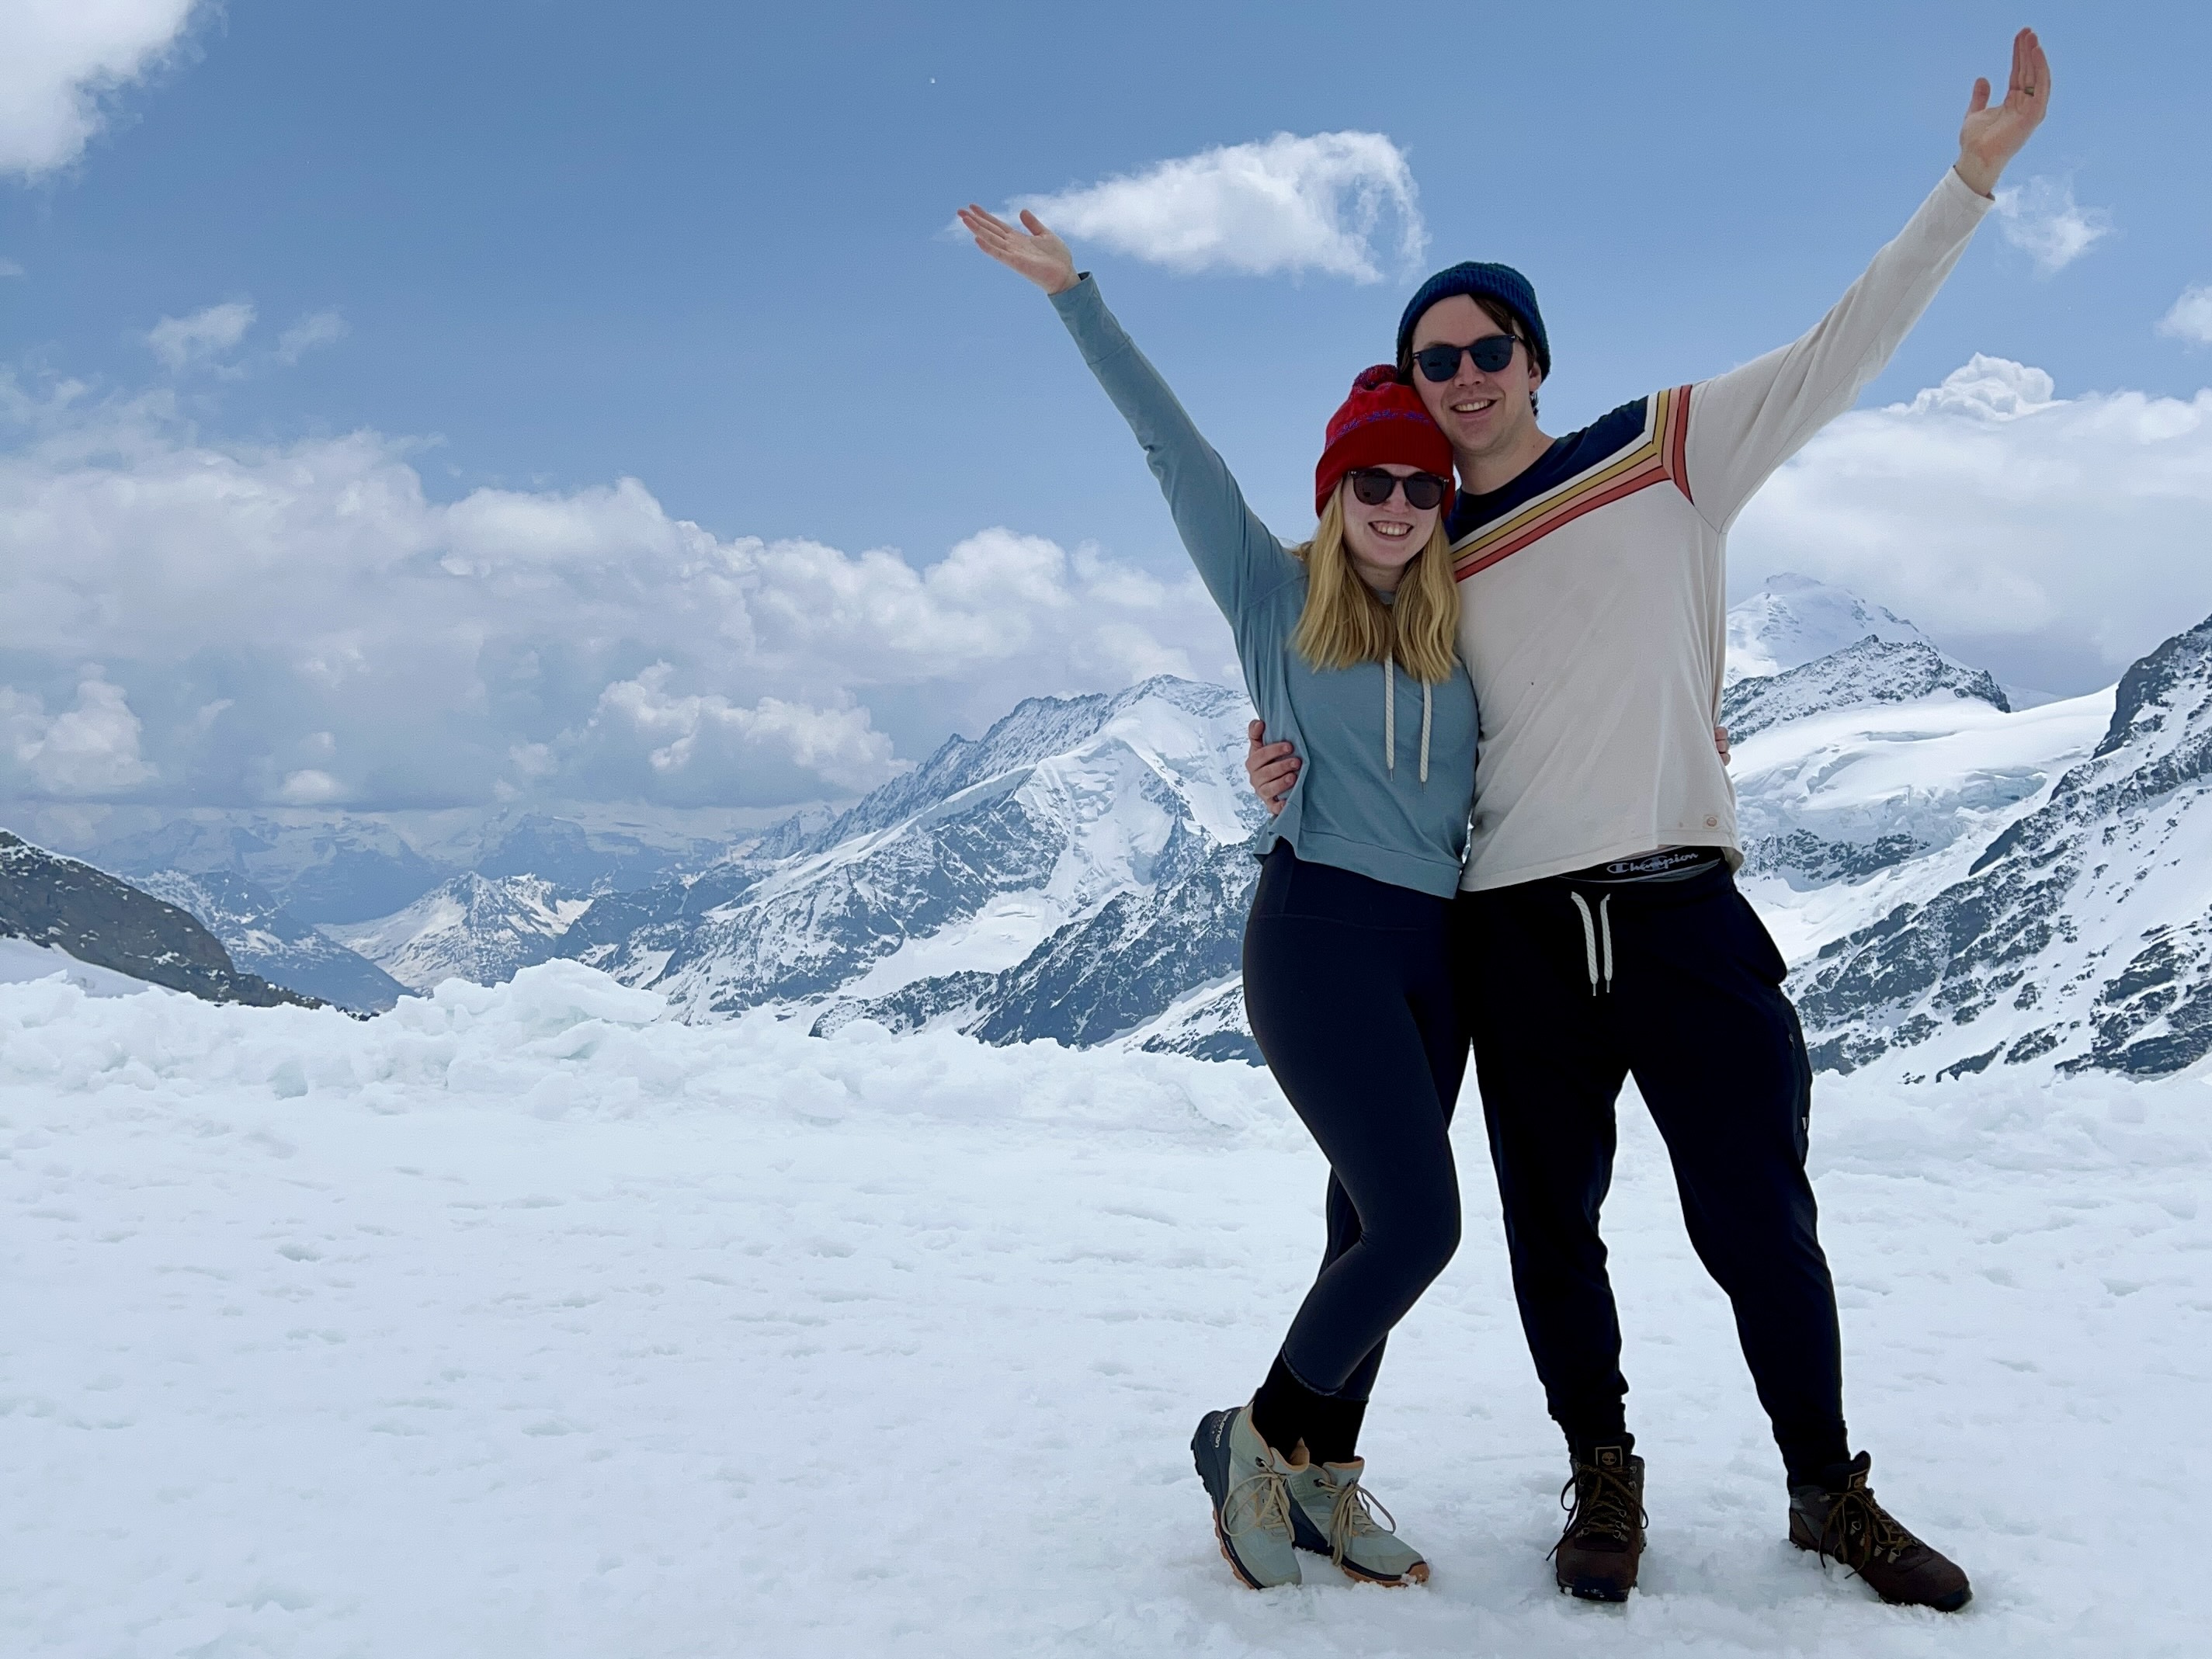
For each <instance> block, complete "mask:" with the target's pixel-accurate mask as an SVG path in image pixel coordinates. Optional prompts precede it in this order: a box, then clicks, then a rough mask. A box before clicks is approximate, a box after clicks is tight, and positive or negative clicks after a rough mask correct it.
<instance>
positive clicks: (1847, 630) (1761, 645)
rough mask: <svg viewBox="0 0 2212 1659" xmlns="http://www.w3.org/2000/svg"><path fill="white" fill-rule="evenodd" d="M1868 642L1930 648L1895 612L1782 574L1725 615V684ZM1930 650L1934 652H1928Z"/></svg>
mask: <svg viewBox="0 0 2212 1659" xmlns="http://www.w3.org/2000/svg"><path fill="white" fill-rule="evenodd" d="M1868 638H1873V639H1876V640H1881V641H1888V642H1891V643H1898V644H1914V645H1929V644H1930V641H1929V638H1928V636H1927V635H1924V634H1923V633H1922V632H1921V631H1920V630H1919V629H1917V628H1915V627H1914V626H1913V625H1912V624H1911V623H1909V622H1907V621H1905V618H1904V617H1900V616H1899V615H1897V614H1896V613H1895V612H1894V611H1887V610H1885V609H1883V608H1882V607H1881V605H1871V604H1869V603H1868V602H1867V601H1866V600H1864V599H1861V598H1859V596H1858V595H1857V594H1856V593H1853V592H1850V590H1849V589H1847V588H1842V587H1838V586H1834V585H1833V584H1832V583H1830V582H1823V581H1816V580H1814V579H1813V578H1812V577H1810V576H1800V575H1798V574H1795V573H1794V572H1791V571H1786V570H1785V571H1782V572H1780V573H1778V574H1775V575H1771V576H1769V577H1768V578H1767V579H1766V585H1765V586H1764V587H1762V588H1761V589H1760V590H1759V592H1756V593H1754V594H1753V595H1752V596H1751V597H1750V598H1749V599H1745V600H1743V601H1741V603H1739V604H1737V605H1731V606H1730V607H1729V613H1728V667H1727V672H1726V675H1725V679H1724V683H1725V684H1729V685H1734V684H1735V683H1736V682H1737V681H1738V680H1741V679H1745V678H1753V677H1756V676H1759V675H1764V674H1779V673H1783V672H1784V671H1787V670H1789V669H1792V668H1797V667H1801V666H1802V665H1804V664H1806V663H1808V662H1812V661H1814V659H1817V658H1820V657H1826V656H1828V655H1830V654H1832V653H1835V652H1838V651H1840V650H1842V649H1844V647H1846V646H1850V645H1856V644H1857V643H1858V641H1861V640H1863V639H1868ZM1931 648H1932V647H1931Z"/></svg>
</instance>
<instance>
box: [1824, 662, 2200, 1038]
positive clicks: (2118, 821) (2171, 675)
mask: <svg viewBox="0 0 2212 1659" xmlns="http://www.w3.org/2000/svg"><path fill="white" fill-rule="evenodd" d="M2208 916H2212V620H2208V621H2207V622H2205V623H2200V624H2199V625H2198V626H2197V627H2196V628H2193V629H2190V630H2189V631H2188V632H2186V633H2185V634H2180V635H2176V636H2174V637H2173V638H2172V639H2171V640H2168V641H2166V643H2165V644H2164V645H2162V646H2160V647H2159V648H2158V649H2157V650H2156V651H2154V652H2153V653H2151V654H2150V655H2148V657H2145V658H2143V659H2142V660H2141V661H2139V662H2137V663H2136V665H2134V666H2133V667H2131V668H2130V669H2129V671H2128V673H2127V676H2126V678H2124V679H2123V680H2122V681H2121V683H2120V687H2119V690H2118V696H2117V697H2116V699H2115V702H2114V707H2113V711H2112V721H2111V724H2110V726H2108V727H2107V729H2106V734H2105V738H2104V740H2103V741H2102V742H2101V743H2100V744H2098V745H2097V748H2096V750H2095V751H2094V752H2093V754H2092V755H2091V756H2090V757H2089V758H2088V759H2087V760H2085V761H2083V762H2082V763H2080V764H2079V765H2077V766H2075V767H2074V768H2073V769H2070V770H2069V771H2068V772H2067V773H2066V774H2065V775H2064V776H2063V777H2062V778H2061V779H2060V780H2059V781H2058V782H2057V784H2056V785H2055V786H2053V787H2052V788H2051V793H2050V795H2049V797H2048V799H2046V800H2045V801H2044V803H2043V804H2042V805H2039V806H2038V807H2037V808H2036V809H2035V810H2034V811H2031V812H2029V813H2027V816H2025V817H2021V818H2019V819H2018V820H2017V821H2015V823H2013V824H2012V825H2011V827H2010V828H2008V829H2006V830H2005V831H2004V832H2003V833H2002V835H2000V836H1997V837H1996V839H1995V840H1994V841H1992V842H1990V844H1989V847H1988V848H1987V850H1985V851H1984V853H1983V854H1981V856H1980V857H1979V858H1978V859H1977V860H1975V861H1974V863H1973V865H1972V867H1971V868H1970V869H1969V871H1968V872H1966V876H1965V877H1964V878H1963V879H1960V880H1959V881H1956V882H1954V884H1951V885H1950V886H1948V887H1946V888H1945V889H1943V890H1942V891H1941V892H1939V893H1937V894H1936V895H1935V896H1933V897H1932V898H1930V899H1929V901H1928V902H1925V903H1923V904H1904V905H1900V906H1899V907H1898V908H1896V909H1895V910H1894V911H1893V912H1892V913H1891V914H1890V915H1887V916H1886V917H1884V918H1883V919H1882V920H1881V921H1879V922H1877V923H1875V925H1874V926H1872V927H1866V928H1863V929H1861V930H1860V931H1858V932H1857V933H1852V934H1850V935H1849V936H1848V937H1846V938H1844V939H1839V940H1838V941H1836V942H1835V943H1834V944H1832V945H1829V946H1828V947H1827V948H1826V949H1825V950H1824V951H1821V952H1820V957H1819V958H1818V959H1817V961H1816V963H1815V964H1814V972H1813V974H1812V976H1811V981H1810V983H1809V984H1808V987H1806V988H1805V990H1804V991H1803V992H1802V994H1801V996H1800V999H1799V1006H1800V1008H1801V1010H1802V1012H1803V1013H1804V1015H1805V1019H1806V1024H1807V1025H1808V1028H1811V1030H1812V1031H1813V1033H1814V1036H1816V1038H1817V1039H1819V1040H1818V1041H1817V1042H1816V1047H1815V1058H1816V1060H1819V1061H1820V1062H1822V1063H1825V1064H1827V1065H1831V1066H1837V1067H1838V1068H1840V1069H1845V1070H1848V1069H1850V1068H1852V1067H1854V1066H1866V1065H1870V1064H1873V1063H1874V1062H1875V1061H1877V1060H1880V1061H1882V1062H1883V1063H1884V1064H1885V1065H1898V1066H1905V1067H1908V1068H1910V1074H1911V1075H1917V1076H1926V1075H1928V1074H1929V1073H1935V1074H1936V1075H1939V1076H1941V1075H1944V1074H1946V1073H1948V1074H1952V1075H1956V1074H1958V1073H1961V1072H1977V1071H1980V1070H1983V1069H1984V1068H1985V1067H1987V1066H1990V1065H1991V1064H1993V1063H1998V1062H2002V1063H2004V1064H2008V1065H2021V1064H2027V1063H2029V1062H2043V1063H2046V1064H2056V1065H2057V1066H2059V1067H2060V1069H2062V1070H2065V1071H2080V1070H2085V1069H2093V1070H2106V1071H2117V1072H2124V1073H2134V1074H2136V1075H2155V1074H2160V1073H2167V1072H2172V1071H2177V1070H2179V1069H2181V1068H2182V1067H2184V1066H2190V1065H2192V1064H2194V1063H2195V1062H2196V1061H2197V1060H2201V1059H2203V1057H2204V1056H2205V1055H2206V1054H2208V1053H2212V922H2209V921H2208ZM1899 1051H1904V1052H1903V1053H1902V1054H1901V1055H1900V1054H1899ZM1923 1056H1924V1059H1923Z"/></svg>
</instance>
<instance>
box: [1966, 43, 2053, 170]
mask: <svg viewBox="0 0 2212 1659" xmlns="http://www.w3.org/2000/svg"><path fill="white" fill-rule="evenodd" d="M2050 107H2051V60H2050V59H2049V58H2045V56H2044V55H2043V42H2041V41H2040V40H2037V39H2036V38H2035V31H2034V30H2033V29H2022V30H2021V32H2020V33H2018V34H2015V36H2013V40H2012V80H2011V82H2010V83H2009V84H2008V86H2007V87H2006V88H2005V95H2004V101H2003V102H2002V103H2001V104H1992V103H1991V102H1990V83H1989V82H1988V81H1986V80H1979V81H1977V82H1974V95H1973V97H1972V99H1970V100H1968V101H1967V104H1966V120H1965V121H1964V122H1963V123H1961V124H1960V128H1959V176H1960V178H1961V179H1965V180H1966V183H1967V184H1968V185H1970V186H1971V187H1972V188H1973V189H1975V190H1978V191H1980V192H1981V193H1982V194H1983V195H1984V196H1988V195H1990V194H1992V193H1994V192H1995V191H1996V186H1997V175H1998V174H1999V173H2002V172H2003V171H2004V169H2005V163H2006V162H2008V161H2011V160H2012V158H2013V157H2014V156H2015V155H2019V154H2020V150H2021V145H2023V144H2025V143H2027V139H2028V135H2029V134H2030V133H2032V132H2033V131H2035V130H2036V128H2037V127H2038V126H2039V125H2042V122H2043V112H2044V111H2045V110H2046V109H2049V108H2050Z"/></svg>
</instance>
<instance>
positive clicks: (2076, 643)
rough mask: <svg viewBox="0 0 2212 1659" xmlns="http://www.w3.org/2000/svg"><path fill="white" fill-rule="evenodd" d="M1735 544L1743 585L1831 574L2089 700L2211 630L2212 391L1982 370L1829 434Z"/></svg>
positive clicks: (2019, 677) (1770, 490) (1859, 416)
mask: <svg viewBox="0 0 2212 1659" xmlns="http://www.w3.org/2000/svg"><path fill="white" fill-rule="evenodd" d="M1732 539H1733V543H1734V547H1733V550H1732V555H1731V557H1732V563H1733V565H1734V568H1735V572H1736V574H1737V576H1738V578H1739V580H1755V579H1756V578H1757V576H1758V575H1759V573H1761V572H1764V571H1767V570H1783V569H1793V570H1802V571H1805V572H1807V573H1808V574H1813V575H1818V576H1822V577H1825V578H1826V579H1828V580H1832V581H1837V582H1841V583H1843V584H1844V585H1845V586H1850V587H1853V588H1855V589H1857V591H1858V592H1862V593H1864V594H1866V595H1868V596H1869V597H1870V598H1873V599H1878V600H1880V601H1881V603H1882V604H1884V605H1888V606H1889V607H1890V608H1891V609H1892V610H1894V611H1900V612H1901V613H1903V614H1904V615H1905V616H1907V617H1911V619H1912V620H1913V621H1914V622H1916V623H1919V624H1920V626H1921V627H1922V628H1923V629H1926V630H1927V631H1928V632H1929V634H1931V635H1934V636H1935V637H1936V639H1937V640H1939V641H1942V642H1943V643H1944V644H1945V645H1947V646H1949V647H1951V648H1953V649H1954V650H1956V651H1959V652H1960V653H1961V654H1964V655H1967V656H1969V657H1970V659H1973V660H1978V661H1980V662H1983V663H1984V664H1986V665H1988V666H1989V667H1990V668H1991V669H1993V670H1994V671H1996V673H1997V674H1998V676H1999V678H2003V679H2006V680H2008V681H2010V682H2012V683H2013V684H2025V685H2033V686H2039V687H2042V688H2044V689H2046V690H2057V691H2084V690H2091V689H2093V687H2095V686H2097V685H2100V684H2109V683H2110V682H2111V681H2112V679H2113V678H2116V677H2117V676H2118V673H2119V671H2121V669H2123V668H2124V667H2125V666H2126V665H2127V664H2128V663H2129V662H2130V660H2132V659H2134V658H2136V656H2138V655H2140V654H2141V653H2142V652H2144V651H2145V650H2147V649H2148V648H2149V647H2151V646H2153V645H2154V644H2156V643H2157V642H2158V641H2160V640H2162V639H2164V638H2166V636H2167V635H2171V634H2173V633H2175V632H2177V631H2179V629H2184V628H2187V627H2190V626H2191V625H2193V624H2195V623H2198V622H2201V621H2202V620H2203V618H2204V617H2205V616H2206V615H2207V614H2212V391H2206V392H2198V393H2197V395H2196V397H2195V398H2191V399H2188V400H2186V401H2185V400H2183V399H2180V398H2156V397H2150V396H2147V395H2146V394H2144V393H2142V392H2087V393H2084V394H2082V395H2081V396H2080V397H2076V398H2061V397H2059V396H2058V395H2057V388H2056V387H2055V386H2053V385H2052V383H2051V377H2050V376H2049V375H2048V374H2045V373H2044V372H2043V371H2042V370H2041V369H2039V368H2029V367H2027V365H2025V364H2021V363H2016V362H2009V361H2008V360H2006V359H2003V358H2000V357H1985V356H1976V357H1975V358H1974V359H1973V360H1972V362H1969V363H1968V364H1966V366H1965V367H1964V368H1960V369H1959V370H1957V371H1956V372H1955V373H1954V374H1952V375H1950V376H1949V378H1948V379H1947V380H1945V381H1944V382H1943V384H1942V386H1935V387H1931V388H1929V390H1927V391H1924V392H1921V393H1920V394H1919V395H1918V396H1917V397H1916V398H1914V399H1913V400H1912V401H1911V403H1909V404H1892V405H1890V406H1889V407H1888V408H1886V409H1875V410H1860V411H1858V412H1856V413H1854V414H1850V415H1847V416H1844V418H1843V419H1842V420H1840V421H1838V422H1836V423H1835V424H1834V425H1832V426H1831V427H1829V428H1827V429H1826V431H1824V432H1823V433H1821V434H1820V436H1819V437H1817V438H1815V439H1814V441H1813V442H1812V443H1811V444H1809V445H1808V446H1807V447H1806V449H1805V450H1804V452H1803V453H1802V454H1801V455H1800V456H1798V458H1797V459H1796V460H1794V461H1793V462H1791V463H1790V465H1788V466H1786V467H1784V469H1783V470H1782V471H1781V472H1780V473H1778V475H1777V476H1776V477H1774V478H1773V479H1772V480H1771V482H1770V483H1768V484H1767V486H1766V488H1765V489H1764V490H1762V491H1761V492H1760V494H1759V495H1758V497H1757V498H1755V499H1754V500H1753V502H1752V504H1751V506H1750V507H1749V508H1747V510H1746V512H1745V513H1744V515H1743V517H1742V519H1741V520H1740V521H1739V522H1738V524H1737V526H1736V529H1735V534H1734V537H1733V538H1732Z"/></svg>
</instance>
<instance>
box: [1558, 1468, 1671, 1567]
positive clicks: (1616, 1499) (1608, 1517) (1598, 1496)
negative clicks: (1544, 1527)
mask: <svg viewBox="0 0 2212 1659" xmlns="http://www.w3.org/2000/svg"><path fill="white" fill-rule="evenodd" d="M1570 1493H1572V1494H1573V1497H1574V1501H1573V1503H1571V1504H1570V1503H1569V1502H1568V1501H1567V1498H1568V1495H1569V1494H1570ZM1559 1507H1560V1508H1561V1509H1563V1510H1566V1511H1567V1526H1566V1530H1565V1531H1564V1532H1562V1533H1561V1534H1559V1543H1558V1544H1554V1545H1553V1546H1552V1553H1553V1555H1557V1554H1558V1553H1559V1546H1560V1545H1561V1544H1565V1542H1566V1541H1567V1540H1569V1539H1570V1538H1572V1537H1574V1536H1575V1535H1576V1534H1577V1533H1580V1534H1583V1535H1584V1536H1590V1535H1595V1536H1597V1537H1601V1538H1616V1539H1619V1540H1620V1542H1621V1543H1623V1544H1624V1545H1625V1544H1628V1543H1631V1542H1632V1541H1634V1539H1635V1536H1636V1534H1637V1532H1638V1530H1639V1529H1641V1528H1643V1527H1644V1525H1645V1524H1646V1523H1647V1522H1649V1520H1650V1516H1646V1515H1645V1514H1644V1506H1643V1505H1642V1504H1639V1503H1638V1502H1637V1501H1636V1489H1635V1488H1634V1487H1633V1486H1630V1485H1629V1484H1628V1480H1627V1477H1626V1474H1615V1473H1614V1472H1613V1470H1611V1469H1601V1468H1593V1467H1591V1466H1589V1465H1587V1464H1586V1465H1583V1467H1582V1468H1577V1470H1576V1471H1575V1474H1574V1477H1573V1478H1572V1479H1571V1480H1569V1481H1568V1482H1567V1484H1566V1485H1565V1486H1562V1487H1560V1488H1559Z"/></svg>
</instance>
